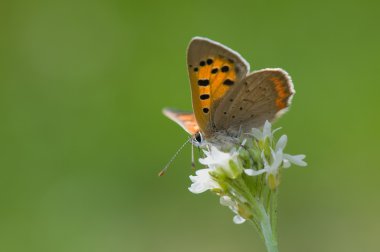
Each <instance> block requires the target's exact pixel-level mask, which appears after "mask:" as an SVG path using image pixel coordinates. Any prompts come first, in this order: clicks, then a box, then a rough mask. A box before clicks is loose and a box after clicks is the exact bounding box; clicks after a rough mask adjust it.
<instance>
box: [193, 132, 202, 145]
mask: <svg viewBox="0 0 380 252" xmlns="http://www.w3.org/2000/svg"><path fill="white" fill-rule="evenodd" d="M194 139H195V141H197V142H198V143H202V142H203V137H202V135H201V133H199V132H198V133H196V134H195V135H194Z"/></svg>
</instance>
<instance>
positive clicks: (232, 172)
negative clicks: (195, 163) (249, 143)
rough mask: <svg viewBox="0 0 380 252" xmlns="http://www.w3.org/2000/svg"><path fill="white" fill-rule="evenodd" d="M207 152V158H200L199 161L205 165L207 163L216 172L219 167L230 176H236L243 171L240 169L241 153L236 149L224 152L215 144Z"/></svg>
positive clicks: (205, 151)
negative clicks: (239, 157)
mask: <svg viewBox="0 0 380 252" xmlns="http://www.w3.org/2000/svg"><path fill="white" fill-rule="evenodd" d="M203 152H204V153H205V154H206V157H205V158H200V159H199V162H200V163H201V164H203V165H207V166H208V167H209V168H210V169H212V170H213V171H215V172H219V171H218V168H220V169H222V173H224V174H225V175H227V176H228V177H229V178H236V177H237V176H239V175H240V174H241V172H242V170H240V169H239V167H240V166H239V165H231V162H232V164H238V162H239V161H238V156H239V153H238V152H237V151H235V150H232V151H231V152H230V153H226V152H222V151H220V150H218V148H216V147H215V146H211V149H210V151H207V150H204V151H203Z"/></svg>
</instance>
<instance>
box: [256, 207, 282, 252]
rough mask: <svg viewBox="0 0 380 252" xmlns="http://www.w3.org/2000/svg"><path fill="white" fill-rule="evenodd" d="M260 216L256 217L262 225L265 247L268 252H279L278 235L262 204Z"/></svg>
mask: <svg viewBox="0 0 380 252" xmlns="http://www.w3.org/2000/svg"><path fill="white" fill-rule="evenodd" d="M258 210H259V213H260V215H258V216H256V218H257V219H258V221H259V223H260V227H261V232H262V234H263V238H264V242H265V246H266V248H267V251H268V252H278V243H277V235H276V233H275V230H273V228H272V223H271V220H270V217H273V216H269V215H268V214H267V212H266V211H265V207H264V206H263V205H261V204H260V206H259V209H258Z"/></svg>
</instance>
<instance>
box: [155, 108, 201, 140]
mask: <svg viewBox="0 0 380 252" xmlns="http://www.w3.org/2000/svg"><path fill="white" fill-rule="evenodd" d="M162 112H163V113H164V115H166V116H167V117H169V118H170V119H171V120H173V121H175V122H176V123H177V124H179V125H180V126H181V127H182V128H183V129H184V130H186V131H187V132H188V133H189V134H191V135H194V134H195V133H197V132H198V131H199V127H198V124H197V121H196V120H195V116H194V114H193V113H191V112H186V111H180V110H176V109H171V108H164V109H163V110H162Z"/></svg>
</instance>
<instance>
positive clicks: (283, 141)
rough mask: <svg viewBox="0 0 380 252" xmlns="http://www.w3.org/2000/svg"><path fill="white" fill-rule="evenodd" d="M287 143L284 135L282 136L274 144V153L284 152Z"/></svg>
mask: <svg viewBox="0 0 380 252" xmlns="http://www.w3.org/2000/svg"><path fill="white" fill-rule="evenodd" d="M287 142H288V137H287V136H286V135H282V136H281V137H280V139H279V140H278V142H277V144H276V151H277V150H279V149H282V150H284V149H285V147H286V143H287Z"/></svg>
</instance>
